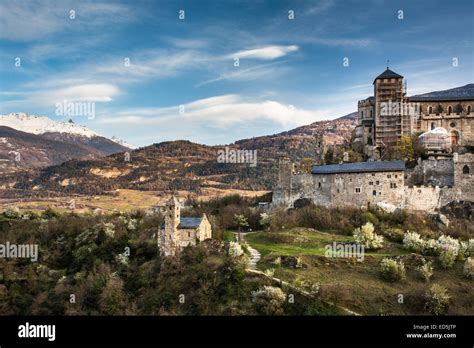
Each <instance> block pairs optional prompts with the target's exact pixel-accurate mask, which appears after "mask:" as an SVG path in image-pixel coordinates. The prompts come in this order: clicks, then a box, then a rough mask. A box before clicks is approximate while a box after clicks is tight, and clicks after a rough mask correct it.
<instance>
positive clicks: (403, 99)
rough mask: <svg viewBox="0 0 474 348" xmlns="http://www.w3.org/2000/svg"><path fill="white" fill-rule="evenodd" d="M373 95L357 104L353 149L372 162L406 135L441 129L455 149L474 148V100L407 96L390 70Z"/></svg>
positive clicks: (378, 79)
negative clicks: (461, 147)
mask: <svg viewBox="0 0 474 348" xmlns="http://www.w3.org/2000/svg"><path fill="white" fill-rule="evenodd" d="M373 85H374V96H371V97H368V98H367V99H364V100H360V101H359V102H358V125H357V128H356V130H355V133H354V134H355V139H354V141H353V145H354V149H356V150H358V151H360V152H363V153H365V154H366V155H368V156H369V157H372V158H373V159H378V158H380V156H381V149H383V148H384V147H389V146H393V145H394V144H395V143H396V142H397V140H398V139H400V138H401V137H402V136H404V135H412V134H413V133H415V132H420V133H421V132H427V131H430V130H434V129H436V128H439V127H442V128H444V129H446V131H447V132H448V134H449V136H450V139H451V145H452V146H453V147H454V149H457V147H459V146H466V145H470V146H472V145H474V110H473V108H474V97H473V96H462V97H439V96H433V95H427V96H423V95H422V96H413V97H408V96H406V85H405V84H404V82H403V76H401V75H399V74H397V73H395V72H393V71H392V70H390V69H389V68H388V67H387V70H385V71H384V72H383V73H381V74H380V75H378V76H377V77H376V78H375V80H374V82H373Z"/></svg>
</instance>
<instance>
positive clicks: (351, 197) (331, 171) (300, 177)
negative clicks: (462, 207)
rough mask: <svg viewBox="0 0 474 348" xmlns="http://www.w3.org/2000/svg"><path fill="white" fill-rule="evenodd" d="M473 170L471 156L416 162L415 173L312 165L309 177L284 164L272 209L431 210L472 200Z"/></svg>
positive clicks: (362, 165)
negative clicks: (303, 205)
mask: <svg viewBox="0 0 474 348" xmlns="http://www.w3.org/2000/svg"><path fill="white" fill-rule="evenodd" d="M473 169H474V154H470V153H467V154H457V153H455V154H454V156H453V157H452V158H449V159H445V160H442V161H438V160H435V159H430V160H426V161H419V163H418V165H417V166H415V168H413V169H407V168H406V167H405V163H404V161H371V162H357V163H342V164H332V165H322V166H314V167H313V168H312V170H311V173H296V172H295V171H294V168H293V164H292V163H290V161H289V160H286V159H283V160H280V164H279V176H278V184H277V187H276V188H275V189H274V190H273V200H272V205H273V206H274V207H275V206H284V207H293V206H294V205H295V202H297V201H298V200H302V199H307V200H310V201H311V202H312V203H314V204H316V205H323V206H327V207H338V206H344V205H351V206H356V207H377V206H379V207H391V208H393V209H395V208H402V209H409V210H422V211H435V210H438V209H439V208H441V207H442V206H444V205H446V204H448V203H450V202H452V201H456V200H465V201H474V185H473V184H474V178H473V174H472V171H473Z"/></svg>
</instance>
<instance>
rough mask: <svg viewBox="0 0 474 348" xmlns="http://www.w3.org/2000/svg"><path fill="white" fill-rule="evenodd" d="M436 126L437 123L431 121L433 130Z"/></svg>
mask: <svg viewBox="0 0 474 348" xmlns="http://www.w3.org/2000/svg"><path fill="white" fill-rule="evenodd" d="M435 128H436V123H435V122H431V130H433V129H435Z"/></svg>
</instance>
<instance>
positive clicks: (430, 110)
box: [428, 106, 433, 114]
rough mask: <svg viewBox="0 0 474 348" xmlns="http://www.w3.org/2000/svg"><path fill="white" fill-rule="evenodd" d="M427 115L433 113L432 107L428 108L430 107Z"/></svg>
mask: <svg viewBox="0 0 474 348" xmlns="http://www.w3.org/2000/svg"><path fill="white" fill-rule="evenodd" d="M428 113H429V114H432V113H433V107H432V106H430V107H429V108H428Z"/></svg>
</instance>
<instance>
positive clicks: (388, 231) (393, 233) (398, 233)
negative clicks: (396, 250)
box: [382, 227, 405, 243]
mask: <svg viewBox="0 0 474 348" xmlns="http://www.w3.org/2000/svg"><path fill="white" fill-rule="evenodd" d="M382 231H383V232H382V234H383V235H384V236H385V237H386V238H388V239H389V240H392V241H394V242H398V243H401V242H402V241H403V237H404V236H405V233H404V232H403V230H402V229H401V228H397V227H389V228H386V227H384V228H383V229H382Z"/></svg>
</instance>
